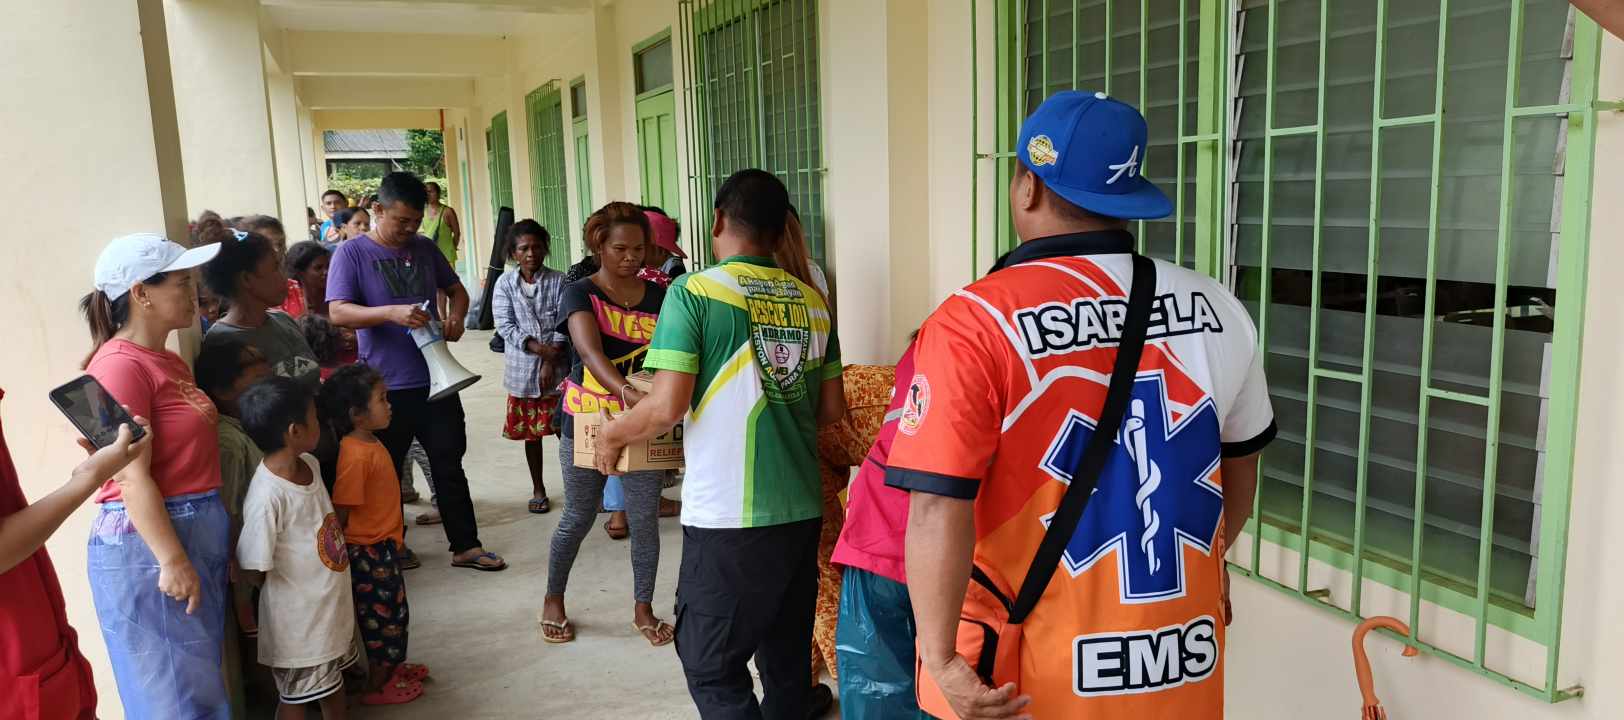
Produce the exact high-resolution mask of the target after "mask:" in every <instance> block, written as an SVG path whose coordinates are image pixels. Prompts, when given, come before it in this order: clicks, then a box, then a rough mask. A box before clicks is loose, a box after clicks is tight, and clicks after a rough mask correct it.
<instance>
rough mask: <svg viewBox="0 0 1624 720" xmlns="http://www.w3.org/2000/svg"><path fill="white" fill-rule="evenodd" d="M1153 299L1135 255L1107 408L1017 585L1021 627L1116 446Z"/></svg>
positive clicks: (1141, 260) (1151, 274)
mask: <svg viewBox="0 0 1624 720" xmlns="http://www.w3.org/2000/svg"><path fill="white" fill-rule="evenodd" d="M1155 296H1156V262H1155V261H1154V260H1151V259H1150V258H1147V257H1145V256H1143V255H1134V256H1133V286H1132V287H1131V288H1130V289H1129V291H1128V315H1127V318H1126V320H1125V321H1124V322H1123V325H1122V338H1121V339H1120V341H1119V343H1118V345H1117V356H1116V365H1115V366H1114V367H1113V368H1112V370H1111V386H1110V389H1108V390H1106V392H1105V405H1104V406H1103V407H1102V408H1101V409H1100V415H1099V425H1098V426H1096V427H1095V428H1094V434H1093V435H1092V436H1091V437H1089V440H1088V447H1087V448H1085V449H1084V450H1083V456H1082V458H1081V459H1080V460H1078V462H1077V467H1076V468H1074V469H1073V470H1072V473H1071V485H1069V486H1068V487H1067V488H1066V494H1065V496H1063V497H1062V498H1061V500H1060V509H1058V510H1056V511H1055V514H1054V516H1053V517H1052V518H1050V520H1049V529H1048V531H1047V532H1045V533H1044V534H1043V542H1042V544H1040V545H1038V552H1037V554H1036V555H1034V556H1033V557H1032V566H1031V567H1030V568H1028V569H1027V571H1026V579H1025V580H1023V581H1022V582H1021V587H1020V591H1019V592H1020V594H1019V595H1018V596H1016V598H1015V604H1014V606H1013V607H1012V608H1011V609H1010V613H1009V621H1010V622H1011V623H1015V624H1019V623H1022V622H1025V620H1026V617H1027V616H1028V615H1030V614H1031V613H1032V609H1033V608H1035V607H1037V604H1038V600H1039V599H1040V598H1042V597H1043V591H1044V590H1045V589H1047V588H1048V587H1049V580H1050V579H1052V578H1053V577H1054V574H1055V570H1056V569H1057V568H1058V567H1059V565H1060V555H1061V553H1063V552H1065V550H1066V543H1067V542H1069V541H1070V540H1071V536H1072V534H1073V533H1075V532H1076V530H1077V523H1079V522H1082V519H1083V510H1084V509H1086V508H1087V507H1088V499H1089V496H1091V495H1093V494H1094V487H1095V485H1097V484H1098V483H1099V479H1100V477H1099V476H1100V470H1101V469H1102V468H1103V467H1104V466H1105V460H1106V458H1107V457H1109V456H1110V454H1111V446H1112V445H1114V444H1116V434H1117V430H1118V429H1119V428H1120V427H1121V426H1122V415H1123V413H1124V411H1126V410H1127V407H1128V399H1129V398H1130V397H1132V395H1133V381H1134V377H1135V376H1136V375H1138V372H1139V358H1140V356H1141V355H1142V354H1143V352H1144V349H1145V331H1146V327H1147V326H1148V325H1149V324H1150V305H1151V300H1152V299H1153V298H1154V297H1155Z"/></svg>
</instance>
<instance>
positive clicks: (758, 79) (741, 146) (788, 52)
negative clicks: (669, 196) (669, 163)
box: [683, 0, 824, 261]
mask: <svg viewBox="0 0 1624 720" xmlns="http://www.w3.org/2000/svg"><path fill="white" fill-rule="evenodd" d="M683 7H684V13H685V14H684V18H683V22H684V24H685V26H686V29H687V35H688V37H689V38H690V42H689V43H688V46H689V47H690V48H691V49H692V54H691V56H690V57H689V58H687V59H686V60H685V62H686V63H688V70H687V72H688V73H690V76H691V77H693V78H695V80H694V82H693V83H691V84H690V85H691V87H690V89H689V94H688V100H687V106H688V113H689V118H688V127H689V130H690V132H691V133H694V136H693V137H692V139H691V141H690V143H689V147H690V152H691V153H693V155H694V156H693V157H692V158H691V159H690V167H691V168H693V177H692V180H693V185H692V187H691V188H690V192H691V195H692V197H693V202H694V203H695V204H696V205H699V206H702V208H703V209H704V210H705V211H704V212H700V213H697V214H696V215H695V217H704V216H705V215H706V214H707V213H708V209H709V207H710V202H711V198H712V196H713V195H714V194H715V191H716V188H717V187H718V186H720V185H721V183H722V181H723V180H725V179H727V176H729V175H731V174H733V173H734V172H735V171H737V170H741V169H744V168H749V167H758V168H761V169H764V170H767V171H769V172H772V173H774V174H776V175H777V176H778V177H779V179H781V180H783V181H784V184H785V186H786V187H788V189H789V193H790V200H791V201H792V202H794V203H795V206H796V209H797V210H798V212H799V213H800V216H801V222H802V226H803V228H804V229H805V231H806V241H807V246H808V249H809V250H810V251H811V253H812V256H813V258H814V259H817V260H819V261H822V260H823V259H824V220H823V202H824V194H823V167H822V165H823V141H822V136H823V127H822V120H821V113H822V109H821V106H820V104H819V101H818V73H819V69H818V54H817V48H818V35H817V33H818V16H817V3H816V2H815V1H814V0H772V1H770V2H763V3H756V4H753V5H750V6H748V7H746V6H744V5H737V4H734V3H725V2H724V3H710V2H695V3H685V4H684V6H683Z"/></svg>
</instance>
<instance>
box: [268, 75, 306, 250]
mask: <svg viewBox="0 0 1624 720" xmlns="http://www.w3.org/2000/svg"><path fill="white" fill-rule="evenodd" d="M265 65H266V70H267V72H266V74H265V83H266V96H267V99H268V100H269V105H270V111H271V133H272V135H271V139H272V150H273V153H274V156H275V161H276V189H277V194H278V196H279V197H280V198H281V207H279V208H277V212H278V213H279V214H280V216H281V218H282V225H283V227H284V228H285V229H286V230H287V233H288V240H289V242H297V241H298V240H299V239H300V238H302V237H304V232H303V228H304V227H305V207H307V203H306V201H305V200H306V198H308V197H309V193H308V192H307V191H306V190H305V177H306V175H307V173H306V172H305V167H304V144H305V143H304V141H303V140H302V139H301V136H300V129H299V108H298V105H297V104H296V100H295V98H294V94H293V76H292V75H289V74H287V73H285V72H282V70H281V68H280V67H277V66H276V63H275V60H274V58H272V57H270V55H269V52H267V53H266V57H265ZM312 207H313V206H312Z"/></svg>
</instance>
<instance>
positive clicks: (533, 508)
mask: <svg viewBox="0 0 1624 720" xmlns="http://www.w3.org/2000/svg"><path fill="white" fill-rule="evenodd" d="M552 511H553V501H551V500H549V499H547V498H531V499H530V512H532V513H535V514H537V515H546V514H547V513H550V512H552Z"/></svg>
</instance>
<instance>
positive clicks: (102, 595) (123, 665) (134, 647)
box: [89, 492, 231, 720]
mask: <svg viewBox="0 0 1624 720" xmlns="http://www.w3.org/2000/svg"><path fill="white" fill-rule="evenodd" d="M164 505H165V508H166V509H167V510H168V511H169V521H170V523H171V524H173V525H174V528H175V536H176V537H177V538H178V539H179V540H180V543H181V546H182V547H183V548H185V550H186V556H187V558H189V559H190V560H191V563H192V567H193V568H195V569H196V570H197V574H198V578H199V579H200V580H201V581H202V585H203V598H202V602H201V603H199V605H198V608H197V610H196V612H194V613H193V614H191V615H187V614H186V605H185V603H182V602H179V601H176V600H174V599H172V598H170V597H168V596H166V595H164V594H163V593H161V592H158V561H157V559H156V558H154V557H153V554H152V550H151V549H150V548H148V547H147V544H146V542H145V541H144V540H142V538H141V536H140V535H139V534H137V533H136V531H135V524H134V523H132V522H130V517H129V515H128V513H126V512H125V510H124V506H123V504H121V503H106V504H104V505H102V509H101V514H99V515H97V517H96V521H95V524H94V525H92V527H91V531H90V564H89V576H90V591H91V595H92V597H93V598H94V600H95V602H96V618H97V620H98V621H100V623H101V631H102V637H103V638H104V639H105V640H106V641H107V654H108V656H109V657H110V659H111V660H112V664H113V677H114V678H115V679H116V680H117V681H118V694H119V698H120V699H121V700H123V702H124V714H125V717H126V718H129V720H149V719H150V720H159V719H160V718H161V719H162V720H174V719H177V718H186V719H188V720H190V719H192V718H199V719H202V718H222V719H224V718H230V717H231V700H230V698H229V697H228V696H227V694H226V687H225V681H224V678H223V677H222V675H221V669H220V661H221V656H220V653H221V648H222V643H223V642H224V640H225V609H226V599H227V594H228V593H227V590H226V562H227V560H228V558H229V553H230V550H229V544H230V521H229V520H228V518H227V516H226V511H225V507H224V506H223V505H221V503H220V496H219V493H217V492H209V493H204V494H200V495H186V496H180V497H174V498H168V499H166V500H165V501H164Z"/></svg>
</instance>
